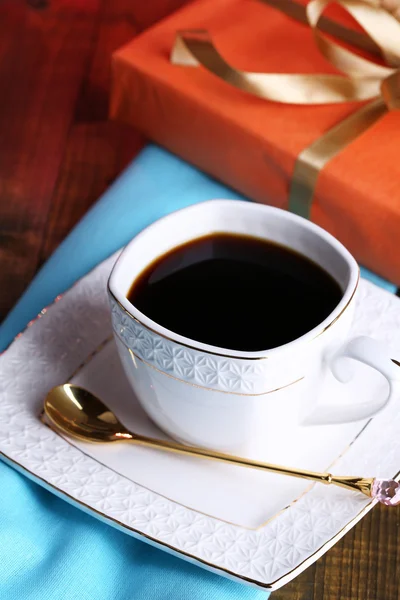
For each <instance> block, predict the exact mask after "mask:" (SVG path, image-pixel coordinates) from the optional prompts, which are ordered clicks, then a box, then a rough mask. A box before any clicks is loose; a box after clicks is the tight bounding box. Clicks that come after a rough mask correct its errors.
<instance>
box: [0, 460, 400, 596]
mask: <svg viewBox="0 0 400 600" xmlns="http://www.w3.org/2000/svg"><path fill="white" fill-rule="evenodd" d="M0 457H2V458H3V460H4V462H6V463H8V462H9V463H13V464H14V465H16V466H17V470H22V471H24V472H25V473H29V474H30V475H31V477H30V478H31V479H34V480H37V481H39V482H41V484H42V485H43V487H45V488H51V489H53V490H55V491H56V492H57V494H56V495H58V496H60V495H61V496H65V497H66V498H68V499H69V501H70V503H71V504H78V505H81V506H83V507H85V509H86V510H85V512H89V513H94V514H95V515H96V516H98V518H99V520H105V521H110V522H111V523H112V524H114V526H115V527H118V528H122V529H127V530H128V531H131V532H132V533H134V534H136V535H137V536H138V537H142V538H144V539H145V540H149V541H150V542H152V543H154V544H155V545H156V546H162V547H164V548H168V549H169V550H171V551H172V552H173V553H174V554H181V555H182V556H184V557H186V558H187V559H189V560H191V561H194V562H197V563H201V564H203V565H205V566H207V567H209V568H210V569H211V570H213V571H221V572H223V573H226V574H227V575H230V576H231V577H234V578H235V579H240V580H241V581H246V582H247V583H251V584H253V585H255V586H257V587H260V588H263V589H267V590H271V591H273V590H276V589H278V588H279V587H282V586H283V585H285V583H287V582H288V581H289V580H291V579H293V578H294V577H295V576H296V573H297V572H302V571H304V570H305V569H306V568H307V567H308V566H309V565H310V564H312V563H313V562H314V561H315V560H316V559H318V558H319V557H320V556H322V554H324V552H325V551H326V550H329V549H330V548H331V547H332V546H333V545H334V544H335V543H336V542H337V541H338V540H340V538H341V537H343V535H345V534H346V533H347V532H348V531H349V530H350V529H351V528H352V526H353V525H355V524H356V523H357V522H358V521H359V520H360V519H362V517H363V516H364V515H366V514H367V513H368V512H369V511H370V510H371V508H373V506H375V504H377V502H378V501H377V500H371V501H370V502H368V504H367V505H366V506H364V508H362V509H361V510H360V512H359V513H358V514H357V515H356V516H355V517H354V518H353V519H351V520H350V521H349V522H348V523H347V524H346V525H345V526H344V527H343V528H342V529H341V530H340V531H338V532H337V533H336V534H335V535H334V536H332V537H331V538H330V539H329V540H328V541H327V542H325V544H323V545H322V546H321V548H319V549H318V550H316V551H315V552H313V554H310V556H308V557H307V558H306V559H304V560H303V561H302V562H301V563H299V564H298V565H297V566H296V567H294V568H293V569H292V570H291V571H289V572H288V573H286V575H282V577H279V578H278V579H276V580H275V581H273V582H271V583H262V582H260V581H257V580H255V579H251V578H250V577H245V576H243V575H240V574H238V573H235V572H234V571H230V570H229V569H225V568H224V567H220V566H218V565H215V564H213V563H210V562H208V561H206V560H204V559H202V558H199V557H198V556H196V555H194V554H190V553H189V552H185V551H184V550H180V549H178V548H176V547H174V546H171V545H170V544H167V543H166V542H162V541H160V540H157V539H156V538H154V537H151V536H150V535H148V534H146V533H143V532H142V531H139V530H138V529H135V528H134V527H131V526H130V525H127V524H125V523H122V522H121V521H118V519H115V518H114V517H110V516H109V515H105V514H104V513H102V512H100V511H98V510H97V509H96V508H93V507H92V506H90V504H86V502H82V500H78V498H75V497H74V496H71V495H70V494H69V493H68V492H66V491H64V490H62V489H60V488H58V487H56V486H55V485H53V484H52V483H50V482H48V481H46V480H45V479H43V477H40V475H37V474H36V473H34V472H33V471H30V470H29V469H27V468H26V467H24V466H23V465H22V464H21V463H19V462H18V461H16V460H14V459H13V458H10V457H9V456H6V455H5V454H4V453H3V452H1V451H0ZM93 460H94V459H93ZM399 475H400V471H399V472H398V473H397V474H396V475H395V476H394V477H393V479H396V480H397V479H398V477H399ZM192 510H193V509H192ZM194 512H196V511H194ZM214 518H215V517H214ZM216 520H217V521H218V520H219V519H216Z"/></svg>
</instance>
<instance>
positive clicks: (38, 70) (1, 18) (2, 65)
mask: <svg viewBox="0 0 400 600" xmlns="http://www.w3.org/2000/svg"><path fill="white" fill-rule="evenodd" d="M184 1H185V0H148V1H145V0H27V1H23V0H8V1H7V0H0V265H1V268H0V290H1V294H0V319H2V318H4V316H5V315H6V314H7V312H8V311H9V310H10V308H11V307H12V305H13V304H14V303H15V301H16V300H17V299H18V297H19V296H20V295H21V293H22V292H23V291H24V289H25V288H26V286H27V285H28V283H29V282H30V280H31V279H32V277H33V276H34V275H35V273H36V271H37V270H38V268H39V267H40V265H41V264H42V263H43V262H44V261H45V260H46V258H47V257H48V256H49V255H50V254H51V252H52V251H53V250H54V248H55V247H56V246H57V245H58V244H59V243H60V241H61V240H62V239H63V238H64V237H65V236H66V234H67V233H68V232H69V231H70V229H71V228H72V227H73V226H74V225H75V223H76V222H77V221H78V220H79V219H80V217H81V216H82V215H83V214H84V213H85V212H86V211H87V209H88V208H89V207H90V205H91V204H92V203H93V202H95V201H96V199H97V198H98V197H99V196H100V194H101V193H102V192H103V191H104V190H105V189H106V187H107V186H108V185H109V184H110V182H111V181H113V179H114V178H115V177H116V176H117V175H118V174H119V172H120V171H121V169H122V168H123V167H124V166H125V165H126V164H127V163H128V162H129V161H130V160H131V159H132V157H134V156H135V154H136V153H137V152H138V150H139V149H140V148H141V147H142V145H143V144H144V140H143V139H142V137H141V136H140V135H139V134H137V133H136V132H135V131H133V130H132V129H129V128H128V127H127V126H123V125H121V124H118V123H112V122H109V121H108V120H107V103H108V87H109V61H110V53H111V52H112V51H113V50H114V49H115V48H118V47H119V46H121V45H122V44H124V43H125V42H127V41H128V40H130V39H131V38H132V37H134V36H135V35H137V34H138V33H140V32H141V31H142V30H143V29H145V28H146V27H149V26H150V25H151V24H152V23H153V22H154V21H156V20H158V19H160V18H162V17H163V16H164V15H166V14H168V13H169V12H171V11H172V10H175V9H176V8H178V7H179V6H180V5H182V4H183V3H184ZM216 1H217V0H216ZM399 522H400V509H397V510H396V509H392V510H388V509H385V508H383V507H382V508H379V507H377V508H375V509H374V510H373V511H372V513H371V514H370V515H369V516H367V517H366V518H365V519H363V521H362V522H361V523H360V524H358V525H357V526H356V527H355V528H354V529H352V530H351V531H350V533H348V534H347V535H346V536H345V538H344V539H343V540H342V541H341V542H339V543H338V544H336V545H335V546H334V547H333V548H332V549H331V550H330V551H329V552H328V553H327V554H326V555H325V556H323V557H322V558H321V559H320V560H318V561H317V563H315V564H314V565H313V566H311V567H310V568H309V569H307V570H306V571H305V572H304V573H303V574H302V575H300V576H299V577H298V578H297V579H296V580H295V581H293V582H292V583H290V584H288V585H286V586H285V587H284V588H283V589H281V590H279V591H278V592H276V593H275V594H274V595H273V597H274V598H275V599H276V600H311V599H314V600H320V599H323V600H336V599H337V600H339V599H340V600H357V599H359V600H398V599H399V597H400V550H399V548H398V547H399V543H400V524H399ZM21 600H22V599H21Z"/></svg>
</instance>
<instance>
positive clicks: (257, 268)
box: [128, 233, 343, 352]
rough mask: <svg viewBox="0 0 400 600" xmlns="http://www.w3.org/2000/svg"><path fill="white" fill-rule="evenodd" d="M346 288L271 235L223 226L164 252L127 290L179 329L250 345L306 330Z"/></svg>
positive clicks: (208, 339) (263, 345) (235, 346)
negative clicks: (228, 229) (233, 231)
mask: <svg viewBox="0 0 400 600" xmlns="http://www.w3.org/2000/svg"><path fill="white" fill-rule="evenodd" d="M342 296H343V294H342V291H341V289H340V287H339V285H338V283H337V282H336V281H335V280H334V279H333V278H332V277H331V276H330V275H329V274H328V273H327V272H326V271H325V270H324V269H323V268H321V267H320V266H319V265H317V264H316V263H314V262H312V261H311V260H309V259H308V258H306V257H304V256H303V255H301V254H298V253H297V252H294V251H292V250H290V249H288V248H286V247H284V246H280V245H278V244H275V243H273V242H268V241H265V240H262V239H258V238H254V237H250V236H243V235H233V234H223V233H218V234H213V235H210V236H206V237H202V238H198V239H196V240H193V241H191V242H189V243H187V244H184V245H182V246H179V247H177V248H174V249H173V250H171V251H170V252H168V253H167V254H164V255H163V256H160V257H159V258H157V260H155V261H154V262H153V263H151V264H150V265H149V266H148V267H147V268H146V269H145V270H144V271H143V272H142V273H141V274H140V275H139V277H137V278H136V279H135V281H134V282H133V284H132V286H131V289H130V290H129V293H128V299H129V300H130V302H131V303H132V304H133V305H134V306H135V307H136V308H137V309H139V310H140V311H141V312H142V313H143V314H145V315H146V316H147V317H149V318H150V319H152V320H153V321H155V322H156V323H158V324H159V325H162V326H163V327H166V328H167V329H169V330H171V331H173V332H175V333H178V334H181V335H183V336H185V337H188V338H190V339H192V340H196V341H199V342H204V343H206V344H212V345H213V346H219V347H221V348H226V349H230V350H242V351H248V352H251V351H259V350H267V349H270V348H275V347H277V346H281V345H282V344H285V343H287V342H290V341H292V340H294V339H296V338H298V337H300V336H301V335H304V334H305V333H307V332H308V331H310V330H311V329H312V328H313V327H315V326H316V325H318V324H319V323H321V321H323V320H324V319H325V318H326V317H327V316H328V315H329V314H330V313H331V312H332V311H333V310H334V308H335V307H336V306H337V305H338V303H339V302H340V300H341V298H342Z"/></svg>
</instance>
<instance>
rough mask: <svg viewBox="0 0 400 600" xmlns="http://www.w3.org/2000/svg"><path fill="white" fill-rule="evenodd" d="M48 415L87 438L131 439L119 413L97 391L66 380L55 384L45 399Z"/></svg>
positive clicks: (67, 430)
mask: <svg viewBox="0 0 400 600" xmlns="http://www.w3.org/2000/svg"><path fill="white" fill-rule="evenodd" d="M44 411H45V414H46V416H47V417H48V419H49V420H50V421H51V422H52V423H53V424H54V425H55V426H56V427H57V428H58V429H60V430H61V431H63V432H64V433H66V434H67V435H70V436H73V437H76V438H79V439H81V440H84V441H86V442H88V441H89V442H90V441H91V442H116V441H121V440H124V439H131V438H132V434H130V433H129V432H128V431H127V430H126V428H125V427H124V426H123V425H122V423H120V421H119V420H118V419H117V417H116V416H115V414H114V413H113V412H112V411H111V410H110V409H109V408H108V407H107V406H106V405H105V404H103V402H102V401H101V400H100V399H99V398H97V396H95V395H94V394H92V393H91V392H89V391H88V390H85V389H84V388H82V387H80V386H78V385H72V384H70V383H65V384H64V385H59V386H57V387H55V388H53V389H52V390H51V391H50V392H49V393H48V394H47V397H46V399H45V402H44Z"/></svg>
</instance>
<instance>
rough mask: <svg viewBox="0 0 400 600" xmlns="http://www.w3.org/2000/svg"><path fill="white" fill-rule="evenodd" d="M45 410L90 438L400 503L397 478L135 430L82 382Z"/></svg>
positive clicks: (58, 394)
mask: <svg viewBox="0 0 400 600" xmlns="http://www.w3.org/2000/svg"><path fill="white" fill-rule="evenodd" d="M44 411H45V414H46V416H47V418H48V419H49V421H50V423H51V424H53V425H54V426H55V428H57V429H59V430H60V431H61V432H63V433H65V434H66V435H68V436H72V437H75V438H78V439H80V440H84V441H86V442H118V441H129V442H133V443H134V444H138V445H141V446H149V447H151V448H157V449H159V450H167V451H169V452H178V453H179V454H186V455H190V456H200V457H203V458H208V459H213V460H218V461H220V462H225V463H229V464H234V465H239V466H241V467H250V468H253V469H259V470H261V471H268V472H270V473H278V474H280V475H288V476H289V477H298V478H301V479H308V480H310V481H317V482H320V483H324V484H328V485H330V484H333V485H337V486H340V487H343V488H346V489H349V490H353V491H358V492H361V493H362V494H364V495H365V496H368V497H370V498H376V499H377V500H379V501H380V502H382V503H383V504H386V505H387V506H395V505H397V504H400V483H399V482H397V481H394V480H384V479H377V478H373V477H370V478H365V477H348V476H341V475H331V474H330V473H317V472H314V471H306V470H303V469H294V468H293V469H292V468H290V467H284V466H280V465H274V464H270V463H265V462H260V461H256V460H249V459H247V458H241V457H239V456H233V455H230V454H224V453H223V452H217V451H216V450H208V449H206V448H199V447H195V446H185V445H184V444H180V443H179V442H175V441H166V440H157V439H154V438H149V437H146V436H143V435H140V434H137V433H134V432H133V431H128V430H127V429H126V427H125V426H124V425H123V424H122V423H121V422H120V421H119V420H118V419H117V417H116V415H115V414H114V413H113V412H112V411H111V410H110V409H109V408H108V407H107V406H106V405H105V404H104V403H103V402H102V401H101V400H100V399H99V398H97V397H96V396H95V395H94V394H92V393H91V392H89V391H87V390H85V389H84V388H82V387H80V386H78V385H72V384H69V383H66V384H64V385H59V386H57V387H55V388H53V389H52V390H51V391H50V392H49V393H48V394H47V396H46V399H45V402H44Z"/></svg>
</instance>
